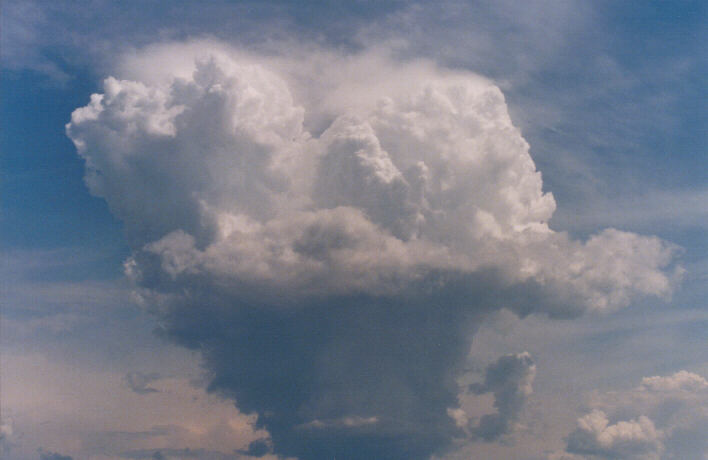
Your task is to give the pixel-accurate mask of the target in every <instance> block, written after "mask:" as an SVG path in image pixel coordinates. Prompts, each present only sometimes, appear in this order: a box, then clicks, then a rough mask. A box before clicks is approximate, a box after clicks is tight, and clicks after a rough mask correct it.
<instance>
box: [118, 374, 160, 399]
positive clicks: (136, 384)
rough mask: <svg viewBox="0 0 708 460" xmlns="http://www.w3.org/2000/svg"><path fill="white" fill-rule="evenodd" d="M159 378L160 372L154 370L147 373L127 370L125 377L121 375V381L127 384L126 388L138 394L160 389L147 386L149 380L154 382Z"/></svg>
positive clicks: (154, 391)
mask: <svg viewBox="0 0 708 460" xmlns="http://www.w3.org/2000/svg"><path fill="white" fill-rule="evenodd" d="M159 378H160V374H157V373H154V372H153V373H149V374H145V373H142V372H129V373H128V374H126V375H125V377H123V381H124V382H125V384H126V385H127V386H128V388H130V389H131V390H133V391H134V392H136V393H138V394H149V393H158V392H159V391H160V390H158V389H156V388H152V387H150V386H149V385H150V383H151V382H154V381H155V380H158V379H159Z"/></svg>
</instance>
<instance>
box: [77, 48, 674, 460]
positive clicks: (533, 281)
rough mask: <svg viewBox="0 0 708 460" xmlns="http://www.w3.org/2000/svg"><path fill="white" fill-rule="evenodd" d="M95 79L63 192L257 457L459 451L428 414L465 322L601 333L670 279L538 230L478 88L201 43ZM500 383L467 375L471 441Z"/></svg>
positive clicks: (530, 198) (503, 126) (490, 98)
mask: <svg viewBox="0 0 708 460" xmlns="http://www.w3.org/2000/svg"><path fill="white" fill-rule="evenodd" d="M116 72H117V77H110V78H108V79H106V80H105V82H104V89H103V93H102V94H94V95H93V96H92V97H91V102H90V103H89V104H88V105H87V106H86V107H83V108H80V109H77V110H76V111H75V112H74V113H73V114H72V119H71V122H70V123H69V124H68V125H67V132H68V134H69V136H70V137H71V139H72V140H73V141H74V143H75V145H76V147H77V149H78V151H79V154H80V155H81V156H82V157H83V158H84V159H85V161H86V182H87V184H88V186H89V188H90V189H91V191H92V192H93V193H94V194H96V195H98V196H101V197H103V198H105V199H106V201H107V202H108V204H109V206H110V208H111V210H112V212H113V213H114V214H115V215H116V216H118V217H119V218H120V219H121V220H122V221H123V222H124V224H125V228H126V231H127V234H128V238H129V241H130V243H131V246H132V248H133V255H132V256H131V257H130V259H129V260H128V261H127V262H126V273H127V274H128V276H129V277H130V278H131V279H132V280H134V282H135V283H136V286H137V288H138V289H139V295H140V296H142V299H143V300H144V301H145V302H146V303H147V304H148V305H151V306H152V307H153V308H154V310H155V311H156V313H157V314H158V315H159V316H160V319H161V321H162V324H163V325H164V331H165V333H166V334H167V335H168V336H170V337H172V338H173V339H174V340H176V341H178V342H179V343H182V344H185V345H187V346H190V347H193V348H195V349H198V350H200V351H202V353H203V355H204V358H205V360H206V363H207V366H208V368H209V370H210V371H211V373H212V377H213V379H212V383H211V388H212V389H213V390H218V391H221V392H223V393H225V394H227V395H229V396H232V397H234V398H235V399H236V401H237V404H238V406H239V408H240V409H241V410H242V411H244V412H247V413H248V412H256V413H258V415H259V423H260V424H261V425H262V426H265V427H266V428H268V430H269V432H270V433H271V435H272V437H273V442H274V449H275V452H276V453H281V454H287V455H296V456H301V457H306V458H329V457H331V456H332V455H336V456H337V457H338V458H346V452H351V449H353V448H354V447H356V449H357V451H356V452H357V453H356V454H355V456H356V457H366V456H369V457H381V456H385V457H387V458H408V459H411V458H425V457H426V456H428V455H429V454H430V453H431V452H434V451H438V450H440V449H443V448H444V447H445V446H446V445H447V443H448V442H449V441H450V440H451V439H453V438H454V437H455V436H458V435H459V434H460V427H459V426H458V425H457V424H456V423H455V421H454V420H453V418H451V417H450V416H448V409H451V408H452V410H455V409H454V408H455V406H456V404H457V402H456V401H457V399H456V398H457V394H458V393H459V388H458V384H457V381H456V377H457V376H458V375H459V374H460V372H461V369H462V366H463V364H464V359H465V356H466V354H467V352H468V350H469V346H470V341H471V336H472V334H473V332H474V330H475V329H476V327H477V324H478V320H479V318H480V317H481V316H482V315H484V314H485V313H486V312H489V311H491V310H494V309H498V308H501V307H508V308H510V309H512V310H514V311H516V312H517V313H520V314H522V315H525V314H529V313H532V312H545V313H548V314H550V315H552V316H572V315H577V314H580V313H582V312H583V311H585V310H589V309H591V310H608V309H613V308H618V307H622V306H624V305H627V304H628V303H629V302H630V301H632V299H634V298H636V297H637V296H641V295H657V296H666V295H668V294H670V292H671V290H672V287H673V285H674V283H675V281H676V279H677V277H678V275H680V270H679V269H673V268H671V263H672V258H673V252H674V249H673V248H672V247H671V246H670V245H668V244H666V243H664V242H662V241H660V240H659V239H657V238H653V237H644V236H639V235H636V234H633V233H627V232H621V231H618V230H614V229H608V230H604V231H602V232H600V233H599V234H597V235H594V236H592V237H591V238H589V239H588V240H587V241H585V242H582V241H575V240H572V239H570V238H569V237H568V235H566V234H564V233H558V232H554V231H553V230H552V229H550V228H549V227H548V221H549V219H550V218H551V216H552V214H553V212H554V210H555V202H554V199H553V197H552V195H551V194H550V193H548V192H544V190H543V184H542V181H541V174H540V173H539V172H538V171H537V170H536V168H535V165H534V162H533V160H532V159H531V157H530V155H529V153H528V145H527V143H526V142H525V141H524V139H523V137H522V136H521V134H520V132H519V130H518V129H517V128H515V127H514V126H513V125H512V123H511V120H510V118H509V115H508V113H507V108H506V104H505V101H504V97H503V95H502V93H501V91H500V90H499V88H497V87H496V86H495V85H494V84H492V83H491V82H489V81H488V80H485V79H483V78H481V77H479V76H477V75H473V74H470V73H465V72H453V71H451V70H445V69H439V68H436V67H435V66H434V65H433V64H431V63H429V62H426V61H415V62H405V63H404V62H397V61H395V60H392V59H390V58H388V57H386V55H385V53H382V52H375V51H374V52H368V53H364V54H360V55H349V56H343V55H338V54H333V53H331V52H327V51H322V50H317V49H293V50H292V53H291V54H289V55H288V56H283V55H278V56H254V55H250V54H248V53H246V52H243V51H236V50H232V49H229V48H228V47H226V46H224V45H220V44H215V43H211V42H206V41H204V42H192V43H186V44H169V45H160V46H154V47H150V48H147V49H146V50H144V51H140V52H136V53H133V54H131V55H127V56H126V57H125V58H124V59H123V60H122V61H121V63H120V65H119V66H118V68H117V70H116ZM509 359H511V358H509ZM515 359H517V360H521V361H519V362H520V363H521V364H520V367H519V369H521V371H520V374H519V375H518V376H517V377H518V379H515V378H514V377H513V376H516V375H517V373H515V372H516V371H515V369H517V367H518V366H512V367H513V369H506V367H505V365H504V364H505V362H501V361H500V363H498V364H499V366H500V367H499V369H500V370H499V372H501V373H504V372H507V371H508V372H509V375H507V376H505V377H503V376H499V377H498V378H496V377H494V375H496V373H497V372H496V371H495V369H496V368H493V369H491V368H490V370H489V371H488V377H489V379H491V380H489V381H488V382H487V381H485V383H484V384H483V386H484V388H486V390H485V391H492V392H494V394H495V397H496V398H497V402H496V404H497V409H498V411H499V412H498V414H497V415H496V416H492V417H496V418H495V419H494V420H492V419H489V420H488V422H487V423H491V421H496V422H495V423H496V425H497V426H496V428H495V429H491V428H490V429H489V430H487V431H485V432H488V433H490V434H489V435H482V437H483V438H489V439H492V438H494V437H496V436H497V435H496V434H492V433H501V432H503V431H505V430H506V429H507V427H508V423H510V421H512V420H513V419H514V417H515V416H516V413H517V412H516V411H517V410H518V409H517V407H518V406H519V404H518V403H519V402H523V401H522V400H523V396H524V395H525V394H526V393H525V391H526V390H525V388H527V385H528V389H529V391H530V380H532V379H533V370H532V369H533V367H532V364H530V362H526V361H527V359H526V357H518V356H517V357H516V358H515ZM507 364H508V363H507ZM512 364H513V363H512ZM502 371H504V372H502ZM490 375H491V376H492V377H490ZM505 375H506V374H505ZM495 382H496V383H499V386H497V385H496V384H495ZM505 382H506V383H505ZM480 391H481V389H480ZM482 422H483V424H484V423H485V422H484V420H482ZM497 422H498V423H497ZM481 428H482V426H480V429H481Z"/></svg>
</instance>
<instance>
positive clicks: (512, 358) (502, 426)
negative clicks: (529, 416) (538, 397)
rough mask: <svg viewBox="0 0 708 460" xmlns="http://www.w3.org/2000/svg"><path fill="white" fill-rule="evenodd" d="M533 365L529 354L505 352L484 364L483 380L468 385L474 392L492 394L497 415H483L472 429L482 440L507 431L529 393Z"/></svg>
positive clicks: (534, 370) (497, 436)
mask: <svg viewBox="0 0 708 460" xmlns="http://www.w3.org/2000/svg"><path fill="white" fill-rule="evenodd" d="M535 376H536V365H535V364H534V362H533V360H532V359H531V355H529V354H528V353H526V352H524V353H518V354H513V355H506V356H502V357H501V358H499V359H498V360H497V361H496V362H494V363H492V364H490V365H489V366H487V369H486V372H485V376H484V381H483V382H481V383H476V384H473V385H471V386H470V390H471V391H472V392H473V393H475V394H484V393H489V392H491V393H493V394H494V407H495V408H496V409H497V413H496V414H488V415H484V416H483V417H482V418H481V419H480V421H479V424H478V425H477V426H476V427H475V428H474V429H473V431H474V433H475V434H476V435H477V436H479V437H480V438H482V439H484V440H485V441H492V440H495V439H497V438H499V437H500V436H501V435H503V434H506V433H508V432H509V431H510V430H511V428H512V425H513V423H514V422H515V421H516V419H517V418H518V416H519V413H520V412H521V410H522V409H523V407H524V404H525V403H526V399H527V398H528V396H529V395H530V394H531V392H532V384H533V380H534V378H535Z"/></svg>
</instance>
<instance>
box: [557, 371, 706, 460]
mask: <svg viewBox="0 0 708 460" xmlns="http://www.w3.org/2000/svg"><path fill="white" fill-rule="evenodd" d="M591 404H592V405H593V406H594V408H593V409H592V410H591V411H590V412H589V413H588V414H586V415H584V416H582V417H580V418H579V419H578V421H577V427H576V429H575V430H574V431H573V432H572V433H570V435H569V436H568V438H567V447H566V452H565V453H558V454H556V456H555V457H553V458H563V456H564V455H567V456H568V458H590V459H603V458H608V459H610V458H612V459H614V458H620V459H646V460H649V459H659V458H708V428H707V427H708V381H706V379H705V378H703V377H702V376H700V375H698V374H694V373H691V372H688V371H680V372H677V373H675V374H673V375H670V376H655V377H647V378H644V379H643V380H642V382H641V384H640V385H639V386H638V387H636V388H634V389H632V390H629V391H622V392H611V393H607V394H603V395H597V396H596V397H595V398H594V401H593V402H592V403H591Z"/></svg>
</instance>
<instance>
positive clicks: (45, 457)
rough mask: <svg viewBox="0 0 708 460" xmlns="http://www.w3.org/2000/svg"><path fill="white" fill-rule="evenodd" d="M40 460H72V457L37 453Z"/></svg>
mask: <svg viewBox="0 0 708 460" xmlns="http://www.w3.org/2000/svg"><path fill="white" fill-rule="evenodd" d="M39 458H40V460H74V459H73V457H70V456H68V455H62V454H59V453H57V452H51V451H46V452H45V451H42V452H40V453H39Z"/></svg>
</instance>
